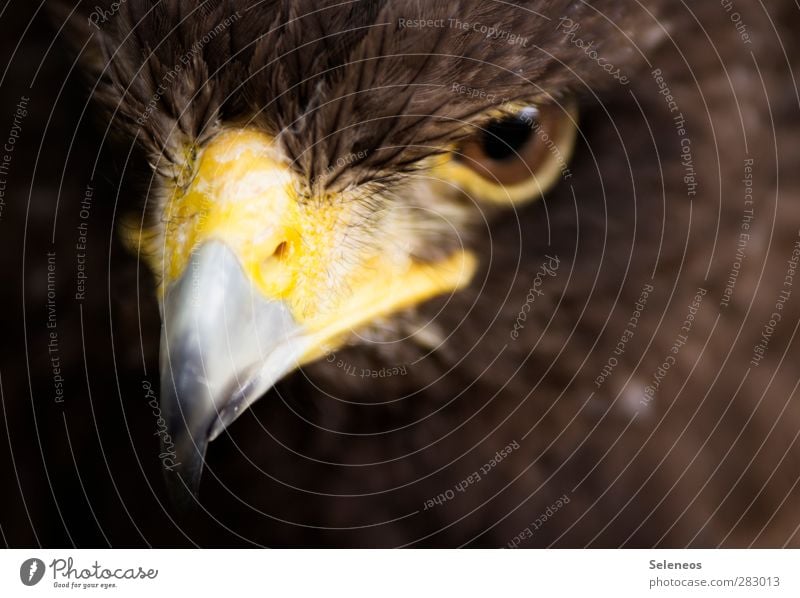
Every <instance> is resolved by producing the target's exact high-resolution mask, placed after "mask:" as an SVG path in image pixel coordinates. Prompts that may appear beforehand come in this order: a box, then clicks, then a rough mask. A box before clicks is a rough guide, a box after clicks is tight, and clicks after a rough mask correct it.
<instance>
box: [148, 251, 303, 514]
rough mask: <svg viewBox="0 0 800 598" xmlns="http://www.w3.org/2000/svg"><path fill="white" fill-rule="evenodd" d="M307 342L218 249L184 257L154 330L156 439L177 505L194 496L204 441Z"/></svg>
mask: <svg viewBox="0 0 800 598" xmlns="http://www.w3.org/2000/svg"><path fill="white" fill-rule="evenodd" d="M308 344H309V341H308V338H307V337H304V336H303V331H302V328H301V327H300V326H299V325H298V324H297V323H296V322H295V321H294V318H293V317H292V315H291V313H290V311H289V309H288V308H287V307H286V306H285V305H284V304H283V302H281V301H276V300H269V299H266V298H264V297H263V296H262V295H261V294H260V293H259V292H257V290H256V289H254V288H253V285H252V284H251V282H250V281H249V279H248V277H247V276H246V275H245V273H244V271H243V269H242V267H241V265H240V264H239V261H238V260H237V259H236V256H235V255H234V254H233V252H232V251H231V250H230V249H229V248H228V247H227V246H226V245H225V244H223V243H221V242H209V243H207V244H205V245H203V246H201V247H200V248H198V249H197V250H196V251H195V252H194V253H193V254H192V255H191V257H190V259H189V264H188V267H187V268H186V270H185V272H184V274H183V276H181V278H179V279H178V280H176V281H175V282H174V283H173V284H172V285H170V287H168V288H167V289H166V294H165V297H164V303H163V326H162V332H161V397H162V399H161V402H162V411H163V413H164V417H165V419H166V422H167V431H168V434H169V436H168V437H164V439H163V441H164V443H165V444H169V443H172V445H171V446H165V447H164V448H165V449H167V450H170V451H171V452H173V453H174V455H175V462H176V465H175V466H174V468H170V470H168V472H167V476H168V481H169V484H170V487H171V491H172V492H173V494H175V495H176V498H177V499H178V501H179V502H186V499H188V498H190V496H196V495H197V490H198V487H199V484H200V476H201V473H202V470H203V463H204V459H205V453H206V447H207V446H208V443H209V441H211V440H214V439H215V438H216V437H217V436H219V434H220V433H221V432H222V431H223V430H224V429H225V428H226V427H227V426H228V425H229V424H230V423H231V422H233V421H234V420H235V419H236V418H237V417H239V415H241V414H242V412H244V410H245V409H246V408H247V407H248V406H249V405H251V404H252V403H253V402H254V401H255V400H256V399H258V398H259V397H260V396H261V395H262V394H264V393H265V392H266V391H267V390H269V388H270V387H271V386H273V385H274V384H275V383H276V382H277V381H278V380H280V379H281V378H282V377H283V376H284V375H286V374H287V373H288V372H290V371H292V370H294V369H295V368H297V366H298V365H299V360H300V358H301V356H302V355H303V353H304V352H305V351H306V349H307V347H308ZM187 492H188V493H189V494H188V495H187Z"/></svg>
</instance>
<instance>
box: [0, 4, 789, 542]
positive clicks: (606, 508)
mask: <svg viewBox="0 0 800 598" xmlns="http://www.w3.org/2000/svg"><path fill="white" fill-rule="evenodd" d="M46 4H47V10H46V14H40V13H39V12H38V11H35V13H34V12H33V10H34V9H33V7H30V8H29V9H26V8H19V7H18V8H15V10H17V11H18V12H17V13H14V14H25V15H26V16H23V17H20V19H21V20H20V23H21V24H22V23H24V22H26V21H25V20H26V19H28V18H30V19H32V20H31V22H32V23H35V26H34V27H33V29H32V31H33V33H32V34H30V35H35V36H38V37H37V38H36V40H38V41H35V42H34V41H30V40H27V41H26V42H25V43H26V44H27V45H26V46H24V47H29V48H30V50H29V54H28V56H29V58H27V59H26V60H27V62H24V61H22V59H21V58H19V57H18V56H17V55H16V54H13V52H12V50H13V47H9V48H8V49H7V50H4V51H8V53H9V56H10V58H9V64H10V68H12V69H13V72H15V73H17V74H22V75H25V77H24V79H25V81H26V83H27V81H28V80H30V81H31V83H30V85H31V87H30V93H27V92H24V89H25V88H22V87H20V88H19V89H20V90H22V91H20V93H16V91H17V90H16V88H15V90H14V93H9V94H7V97H9V98H13V99H14V103H15V104H19V103H20V102H22V107H21V108H20V107H17V108H11V107H10V108H9V110H6V111H5V112H4V114H6V113H7V114H9V115H11V117H12V119H16V120H14V121H13V122H12V120H9V121H8V125H9V127H8V128H9V130H14V131H18V133H19V138H20V140H19V142H18V143H17V145H16V147H15V149H14V151H15V152H17V153H16V154H14V155H13V156H12V157H13V160H14V162H13V163H11V165H12V166H13V167H15V168H16V169H17V170H16V173H15V174H16V176H17V178H16V179H15V184H16V186H15V187H10V190H9V191H8V192H7V199H6V201H5V203H4V204H0V205H8V206H11V205H12V201H11V199H10V198H11V197H12V196H13V197H14V198H20V199H19V203H17V204H13V205H15V206H16V208H15V209H14V210H13V211H12V210H11V209H9V208H6V211H5V212H4V213H2V219H1V220H0V228H3V229H5V230H3V233H2V234H3V237H4V238H5V239H6V243H7V244H8V246H9V249H10V251H9V253H8V255H10V256H12V259H18V260H19V261H18V264H22V268H19V267H17V268H14V269H13V272H12V269H11V268H10V269H9V276H11V277H17V278H18V279H19V280H20V282H21V283H22V286H21V287H20V288H22V289H23V291H22V293H21V296H20V293H18V292H15V294H14V295H13V297H12V296H10V295H8V296H6V295H5V294H6V293H7V291H3V292H4V297H5V298H4V300H3V301H4V303H5V304H6V305H8V306H9V309H7V310H4V311H5V312H7V313H5V314H4V315H3V318H4V321H5V320H8V322H9V330H10V331H11V332H10V333H9V338H10V339H11V340H10V342H9V344H8V347H7V348H6V349H5V350H4V356H3V361H2V364H3V365H2V370H0V374H2V381H3V384H4V386H5V390H4V394H5V397H6V399H5V401H6V402H8V403H9V404H15V405H16V406H15V407H10V408H9V409H10V410H9V411H8V413H7V414H6V416H5V417H6V418H7V420H6V421H7V422H9V421H11V422H12V423H13V422H15V421H16V422H19V427H18V428H17V427H16V426H8V425H7V426H6V431H7V435H8V437H9V442H8V445H9V447H10V449H11V450H10V452H9V458H8V459H6V461H7V462H8V463H10V464H11V466H12V467H9V469H8V471H7V473H4V474H3V475H4V478H5V476H6V475H8V479H9V480H14V482H13V483H14V485H15V487H17V488H18V489H19V496H18V497H15V498H7V499H6V500H8V501H9V504H11V503H12V501H13V505H15V506H13V508H12V507H11V506H10V507H9V508H10V509H11V511H12V512H14V509H16V510H17V511H18V512H19V513H25V517H23V516H22V515H21V516H20V518H19V519H20V521H19V522H18V523H17V524H15V525H14V526H11V527H10V528H9V530H10V531H7V532H6V533H7V534H11V535H9V536H8V537H9V538H12V541H13V542H16V543H21V544H24V543H25V542H30V541H31V538H36V541H40V537H41V538H44V541H45V542H46V543H53V544H59V543H72V544H77V545H97V544H100V545H103V544H108V545H118V544H125V545H138V544H144V545H153V544H157V545H174V544H189V545H209V546H220V545H270V546H308V545H318V546H491V547H502V546H507V547H512V548H516V547H536V546H664V547H683V546H722V545H724V546H782V545H796V544H797V543H798V537H797V530H798V529H800V511H798V509H797V508H796V506H797V501H798V498H800V490H799V489H798V487H797V486H798V480H800V454H799V453H798V448H797V446H796V440H797V438H798V435H800V423H798V422H800V407H798V402H797V400H794V399H795V397H796V392H797V388H798V384H800V378H799V377H798V373H797V368H796V355H797V353H796V350H797V342H798V341H797V340H796V339H795V337H796V332H797V328H798V326H799V325H800V290H799V289H797V288H796V287H797V285H800V278H798V279H797V280H795V276H796V268H797V265H798V259H800V230H798V228H799V227H800V224H798V223H800V207H798V205H799V204H798V201H800V197H798V195H800V180H798V169H797V168H796V140H797V135H798V132H799V131H798V124H800V119H798V107H799V99H800V96H798V89H797V74H798V68H797V65H798V62H797V56H798V42H797V38H796V36H795V35H793V33H792V31H793V28H794V27H796V25H797V24H798V9H797V6H796V5H794V4H793V3H791V2H788V1H781V2H774V3H772V4H771V5H770V6H769V7H766V6H763V5H761V4H758V5H755V4H746V3H744V2H734V1H733V0H730V1H728V0H726V1H724V2H720V3H713V2H709V3H701V4H691V5H689V4H685V3H675V2H669V1H666V0H642V1H641V2H636V3H620V2H613V1H611V0H515V1H513V2H506V1H503V0H489V1H486V0H481V1H478V0H426V2H419V1H416V0H352V1H348V2H341V1H338V0H314V1H311V0H205V1H201V0H191V1H181V2H178V1H172V0H118V1H115V2H109V1H107V0H97V1H95V2H91V3H86V2H75V1H72V0H51V1H49V2H46ZM26 10H28V11H30V12H31V14H30V15H27V13H25V11H26ZM20 29H22V27H20ZM26 31H27V29H26ZM23 37H24V35H23ZM43 40H49V41H47V43H44V42H43ZM34 58H35V59H34ZM47 90H49V91H47ZM23 96H24V99H21V98H23ZM28 96H30V98H31V99H30V102H29V101H28V99H27V98H28ZM23 113H24V114H23ZM13 127H16V129H15V128H13ZM5 130H6V128H5V127H0V133H1V132H3V131H5ZM37 131H41V133H40V134H37ZM53 131H55V132H53ZM15 143H16V140H15ZM17 156H20V157H17ZM25 156H27V158H26V157H25ZM40 161H43V163H42V164H41V165H40ZM7 162H9V161H7ZM20 169H24V171H25V172H26V173H28V174H29V177H28V180H24V178H23V176H22V173H21V172H20ZM2 172H3V170H0V173H2ZM4 174H5V173H4ZM9 176H10V175H9ZM15 193H16V195H14V194H15ZM20 205H24V206H27V209H26V210H21V209H20V208H19V206H20ZM15 221H16V222H17V223H22V222H24V223H25V233H24V234H23V233H16V234H14V233H11V232H9V231H10V229H11V228H12V227H13V224H12V223H14V222H15ZM29 223H30V229H29V228H28V224H29ZM20 230H21V228H20ZM15 251H16V252H18V253H14V252H15ZM10 286H15V285H10ZM15 288H16V287H15ZM19 309H22V310H23V311H22V313H23V314H27V315H26V316H25V317H24V318H23V320H22V322H23V324H22V325H20V324H19V323H15V324H12V323H11V321H12V320H11V319H10V318H12V315H13V317H15V318H16V317H18V314H19V313H20V312H19ZM51 316H52V317H51ZM15 321H16V320H15ZM28 355H30V358H29V357H28ZM25 372H27V375H25V374H24V373H25ZM59 385H60V386H59ZM54 393H55V394H54ZM12 399H14V400H13V401H12ZM16 399H18V400H16ZM15 428H16V431H15ZM30 429H34V430H35V431H36V434H35V435H33V434H25V436H26V437H27V439H22V440H18V437H19V436H21V435H22V430H30ZM45 432H46V433H45ZM33 438H36V439H38V440H37V441H36V443H35V444H34V445H33V446H35V447H37V448H36V450H35V453H34V455H41V458H40V459H38V460H36V459H35V458H34V457H31V456H26V455H25V454H24V453H25V451H23V450H20V448H19V447H21V446H27V445H26V444H25V443H26V442H27V443H31V442H33V440H31V439H33ZM42 438H44V440H42ZM212 441H213V442H212ZM17 443H19V444H17ZM28 459H33V461H32V464H31V465H29V466H26V467H25V468H24V469H25V473H24V474H22V476H21V477H20V475H19V474H18V475H17V476H16V477H12V476H13V474H12V473H11V471H12V468H13V470H14V471H17V470H18V467H20V464H22V463H25V462H27V461H26V460H28ZM162 478H163V479H162ZM32 494H33V495H35V497H36V498H33V499H31V498H29V497H30V496H31V495H32ZM26 498H29V501H28V502H26ZM17 499H21V501H20V500H17ZM29 503H30V504H29ZM20 505H22V506H20ZM31 513H33V515H31ZM80 522H84V523H86V522H89V523H87V524H86V525H81V524H80Z"/></svg>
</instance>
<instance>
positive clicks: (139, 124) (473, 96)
mask: <svg viewBox="0 0 800 598" xmlns="http://www.w3.org/2000/svg"><path fill="white" fill-rule="evenodd" d="M113 6H115V7H116V8H113V10H112V5H110V6H109V7H108V8H107V9H104V10H103V11H101V12H100V13H98V15H101V16H102V18H101V17H100V16H97V15H95V17H96V18H94V19H92V18H91V17H92V15H89V19H88V21H87V22H88V23H89V27H88V31H87V32H86V35H87V38H88V39H90V40H91V43H87V44H84V46H83V52H82V55H81V56H82V61H83V64H84V65H85V68H86V69H87V71H88V72H90V73H91V74H92V75H93V77H94V79H95V81H96V87H95V89H96V93H95V95H96V96H97V98H98V100H99V101H100V102H101V104H102V105H104V106H105V108H106V109H107V111H108V112H109V113H110V115H111V122H112V125H110V128H111V129H112V130H114V131H115V132H116V133H120V134H121V135H122V136H123V138H125V139H131V140H135V143H136V144H137V145H138V147H142V148H143V149H144V151H145V152H146V153H147V155H148V160H149V162H150V164H151V167H152V177H151V179H150V186H149V192H148V193H147V194H146V197H145V198H144V200H143V202H142V204H143V206H144V207H143V209H141V210H138V211H136V210H134V211H133V217H132V218H130V219H129V220H128V221H127V225H126V226H125V227H124V233H123V234H124V235H125V237H126V239H127V241H128V246H129V247H130V248H131V249H132V251H133V252H134V253H135V254H136V255H139V256H141V257H142V258H143V260H144V261H145V262H146V264H147V265H148V266H149V268H150V270H151V271H152V273H153V275H154V279H155V280H156V294H157V297H158V301H159V306H160V313H161V318H162V331H161V358H160V366H161V380H162V382H161V405H162V411H163V413H164V417H165V419H166V422H167V426H168V431H169V441H170V442H171V443H173V444H174V451H175V454H176V458H175V461H176V463H177V465H176V471H175V472H174V473H176V474H177V477H176V478H175V479H176V480H177V484H178V486H180V487H183V488H187V489H189V490H190V491H192V492H195V491H196V489H197V486H198V484H199V479H200V474H201V471H202V464H203V460H204V456H205V453H206V449H207V445H208V442H209V441H210V440H212V439H214V438H215V437H216V436H218V435H219V434H220V432H222V431H223V430H224V429H225V428H226V426H228V425H229V424H231V422H233V420H234V419H236V418H237V417H238V416H239V415H241V413H242V412H243V411H244V410H245V409H247V407H248V406H249V405H251V404H252V403H253V402H254V401H256V400H257V399H259V398H260V397H261V396H262V395H264V393H265V392H266V391H268V390H269V389H270V387H272V386H273V385H274V384H275V383H276V382H278V381H279V380H280V379H281V378H283V377H284V376H286V375H288V374H289V373H291V372H293V371H294V370H296V369H298V368H299V367H301V366H303V365H304V364H307V363H310V362H312V361H314V360H316V359H318V358H320V357H321V356H323V355H326V354H327V353H329V352H331V351H333V350H335V349H337V348H339V347H341V346H343V345H347V344H352V343H358V342H363V338H364V337H363V335H359V334H358V333H359V332H361V331H363V330H365V329H368V328H369V327H370V326H374V325H376V324H377V323H381V324H383V325H385V324H386V323H387V322H388V323H389V326H391V322H392V321H393V318H395V317H396V316H398V315H399V314H402V313H405V312H407V311H408V310H413V309H414V308H415V307H417V306H419V305H421V304H423V303H424V302H426V301H428V300H430V299H431V298H434V297H439V296H446V295H448V294H452V293H458V292H460V291H461V290H462V289H464V288H465V287H467V286H468V285H469V284H470V283H471V281H472V278H473V275H474V274H475V272H476V268H477V267H478V265H479V264H480V263H481V261H482V260H485V259H486V258H487V256H481V255H477V254H476V252H475V250H474V248H473V246H472V243H471V238H472V236H473V235H474V234H475V231H476V230H477V229H481V228H485V227H486V223H489V226H490V225H491V220H492V218H493V217H494V214H496V213H498V212H502V211H504V210H513V209H516V208H517V207H519V206H521V205H522V204H524V203H527V202H531V201H533V200H535V199H537V198H539V197H541V196H542V195H543V194H544V193H545V192H546V191H547V190H548V188H550V187H551V186H552V185H554V184H556V183H558V182H559V180H561V179H563V178H565V177H566V176H568V168H567V166H566V165H567V162H568V160H569V157H570V154H571V152H572V148H573V144H574V141H575V138H576V131H577V111H576V105H577V102H576V100H575V99H574V98H575V96H576V90H577V89H579V88H580V87H581V86H587V85H590V84H592V83H593V82H594V81H595V80H598V79H603V78H604V77H606V76H607V74H606V73H605V72H603V70H602V69H598V68H596V66H594V67H593V68H589V67H584V70H583V71H582V70H581V63H582V61H583V60H585V53H584V52H583V51H582V50H581V48H580V47H577V46H576V44H574V43H573V42H571V41H570V40H569V39H567V38H566V37H565V35H564V33H563V31H559V19H560V18H561V17H562V16H563V15H566V14H569V15H571V16H570V19H574V20H575V21H576V22H577V21H579V18H580V16H581V15H583V16H585V18H586V19H591V20H592V22H593V23H594V27H595V29H594V33H593V35H594V36H596V37H600V36H601V35H602V36H605V39H607V40H608V39H612V38H614V37H615V36H620V35H621V33H620V31H621V30H620V29H619V27H618V25H616V24H613V26H612V24H609V23H605V22H604V21H603V19H602V18H600V17H599V16H597V15H594V13H593V12H592V11H591V9H590V7H587V6H585V5H584V4H583V3H576V2H569V1H561V2H539V1H534V0H531V1H530V2H527V3H523V4H522V5H520V6H512V5H510V4H507V3H497V5H496V6H494V7H492V8H493V10H487V8H486V5H485V3H482V2H458V3H455V4H454V3H452V2H438V1H437V2H429V3H426V4H425V6H423V5H422V4H420V3H418V2H410V1H409V2H366V1H365V2H359V3H356V5H354V6H352V7H343V6H342V5H341V4H340V3H335V2H321V3H320V2H316V1H315V2H310V1H309V2H306V1H298V2H293V3H282V2H246V1H224V2H180V3H178V2H174V3H169V2H168V3H151V2H142V1H135V0H129V2H127V3H115V4H114V5H113ZM609 10H614V9H611V8H609ZM464 23H466V26H465V25H464ZM573 37H574V36H573ZM609 47H612V46H609ZM605 59H606V60H607V61H608V62H612V61H614V60H615V59H617V60H620V61H621V60H622V57H619V58H615V56H614V52H613V51H612V50H609V51H608V53H607V55H606V56H605ZM478 223H480V224H481V226H477V225H478ZM410 342H413V340H412V341H410Z"/></svg>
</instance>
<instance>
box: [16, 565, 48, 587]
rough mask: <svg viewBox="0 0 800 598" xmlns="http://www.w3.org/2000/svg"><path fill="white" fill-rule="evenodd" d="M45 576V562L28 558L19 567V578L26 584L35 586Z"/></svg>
mask: <svg viewBox="0 0 800 598" xmlns="http://www.w3.org/2000/svg"><path fill="white" fill-rule="evenodd" d="M42 577H44V562H42V561H41V560H39V559H28V560H27V561H25V562H24V563H22V566H20V568H19V578H20V580H21V581H22V583H24V584H25V585H26V586H35V585H36V584H37V583H39V582H40V581H42Z"/></svg>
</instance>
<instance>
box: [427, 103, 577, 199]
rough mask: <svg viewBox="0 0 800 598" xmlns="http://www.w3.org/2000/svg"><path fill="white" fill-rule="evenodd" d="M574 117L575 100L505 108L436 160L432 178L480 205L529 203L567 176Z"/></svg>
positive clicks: (575, 112)
mask: <svg viewBox="0 0 800 598" xmlns="http://www.w3.org/2000/svg"><path fill="white" fill-rule="evenodd" d="M577 118H578V110H577V105H576V103H575V102H574V101H568V102H564V103H562V104H547V105H543V106H539V107H533V106H518V107H512V108H509V109H506V110H504V111H503V112H502V113H501V114H499V115H498V116H497V117H495V118H494V119H492V120H491V121H490V122H489V123H488V124H487V125H486V126H484V127H482V128H480V129H479V130H478V131H477V132H476V133H475V134H474V135H472V136H470V137H468V138H467V139H465V140H464V141H462V142H461V143H460V144H459V145H458V146H457V147H454V148H453V149H452V151H450V152H448V153H446V154H443V155H442V156H440V157H438V158H437V160H436V163H435V164H434V166H433V169H432V174H433V176H434V177H435V178H437V179H440V180H441V181H442V184H455V185H456V186H458V187H459V188H460V189H461V190H462V191H463V192H465V193H467V194H468V195H470V196H471V197H474V198H476V199H478V200H481V201H489V202H492V203H497V204H506V205H514V204H521V203H525V202H529V201H533V200H535V199H538V198H539V197H541V196H542V195H543V194H544V193H545V192H546V191H547V190H548V189H550V188H551V187H552V186H553V185H554V184H555V183H556V182H557V181H558V180H559V178H563V179H568V178H570V177H571V176H572V173H571V172H570V170H569V167H568V164H569V159H570V157H571V156H572V151H573V149H574V147H575V138H576V136H577V130H578V127H577Z"/></svg>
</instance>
